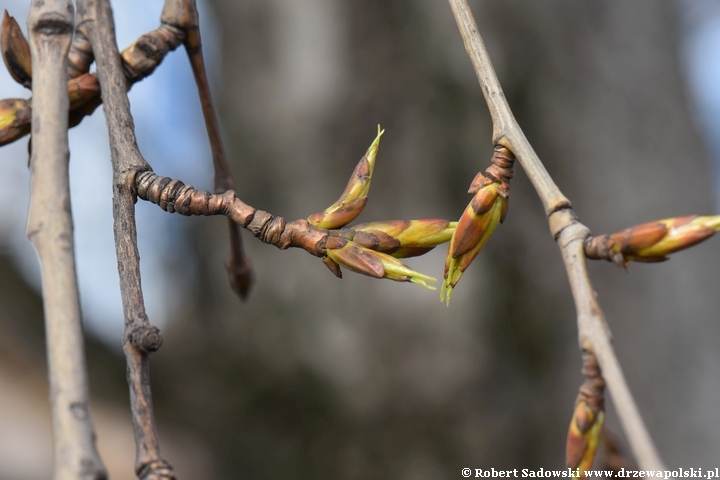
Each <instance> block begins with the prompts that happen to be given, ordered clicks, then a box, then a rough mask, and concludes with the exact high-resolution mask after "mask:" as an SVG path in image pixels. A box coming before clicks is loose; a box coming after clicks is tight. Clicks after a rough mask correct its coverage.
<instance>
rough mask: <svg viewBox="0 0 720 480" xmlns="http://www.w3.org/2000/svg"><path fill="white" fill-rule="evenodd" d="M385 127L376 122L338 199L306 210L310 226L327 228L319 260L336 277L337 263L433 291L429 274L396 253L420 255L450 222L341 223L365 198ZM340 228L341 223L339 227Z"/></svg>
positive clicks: (446, 234) (442, 238) (444, 237)
mask: <svg viewBox="0 0 720 480" xmlns="http://www.w3.org/2000/svg"><path fill="white" fill-rule="evenodd" d="M384 132H385V131H384V130H381V129H380V126H378V133H377V136H376V137H375V140H374V141H373V142H372V144H371V145H370V148H368V150H367V152H366V153H365V155H364V156H363V157H362V158H361V159H360V162H358V164H357V166H356V167H355V170H354V171H353V173H352V176H351V177H350V181H349V182H348V184H347V186H346V187H345V191H344V192H343V193H342V195H341V196H340V198H339V199H338V200H337V201H336V202H335V203H333V204H332V205H331V206H330V207H328V208H327V209H325V210H324V211H322V212H317V213H314V214H312V215H310V216H309V217H308V219H307V221H308V223H309V224H310V225H313V226H315V227H318V228H323V229H327V230H329V232H328V239H327V243H326V245H325V255H324V256H323V259H322V260H323V263H324V264H325V265H326V266H327V267H328V268H329V269H330V271H331V272H333V273H334V274H335V275H336V276H338V277H340V278H342V272H341V270H340V267H341V266H342V267H345V268H348V269H350V270H352V271H354V272H357V273H362V274H364V275H368V276H371V277H375V278H387V279H390V280H395V281H398V282H411V283H415V284H417V285H421V286H423V287H425V288H428V289H431V290H434V289H435V287H433V286H432V285H429V284H428V282H434V281H436V279H435V278H433V277H430V276H428V275H424V274H422V273H419V272H416V271H414V270H412V269H411V268H410V267H408V266H407V265H405V264H404V263H402V262H401V261H400V260H398V258H407V257H414V256H418V255H423V254H425V253H427V252H429V251H430V250H432V249H433V248H435V247H436V246H437V245H439V244H441V243H445V242H447V241H448V240H450V237H451V236H452V234H453V232H454V231H455V227H456V225H457V224H456V223H455V222H448V221H447V220H440V219H424V220H389V221H384V222H370V223H362V224H358V225H355V226H353V227H345V226H346V225H347V224H348V223H350V222H351V221H353V220H354V219H355V218H356V217H357V216H358V215H360V212H362V210H363V208H365V205H366V204H367V201H368V192H369V190H370V181H371V180H372V173H373V169H374V167H375V159H376V158H377V153H378V148H379V146H380V138H381V137H382V135H383V133H384ZM343 227H345V228H343Z"/></svg>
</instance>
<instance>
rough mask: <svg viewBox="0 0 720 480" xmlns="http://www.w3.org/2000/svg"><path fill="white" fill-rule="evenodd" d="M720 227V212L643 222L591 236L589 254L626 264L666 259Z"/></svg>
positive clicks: (586, 248)
mask: <svg viewBox="0 0 720 480" xmlns="http://www.w3.org/2000/svg"><path fill="white" fill-rule="evenodd" d="M718 230H720V215H716V216H704V217H700V216H697V215H691V216H687V217H676V218H666V219H664V220H657V221H655V222H649V223H643V224H642V225H636V226H634V227H631V228H628V229H626V230H623V231H622V232H618V233H613V234H610V235H599V236H597V237H588V239H587V240H585V255H586V256H587V257H588V258H591V259H605V260H609V261H612V262H614V263H616V264H618V265H620V266H622V267H627V264H628V262H629V261H631V260H632V261H636V262H662V261H665V260H667V258H668V257H667V256H668V255H670V254H671V253H674V252H677V251H679V250H683V249H685V248H689V247H692V246H693V245H697V244H698V243H700V242H702V241H703V240H706V239H708V238H710V237H711V236H712V235H714V234H715V232H717V231H718Z"/></svg>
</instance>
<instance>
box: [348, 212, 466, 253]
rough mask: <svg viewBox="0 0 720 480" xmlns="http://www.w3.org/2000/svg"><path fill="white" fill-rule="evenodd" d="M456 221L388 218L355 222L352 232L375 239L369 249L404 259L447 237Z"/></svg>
mask: <svg viewBox="0 0 720 480" xmlns="http://www.w3.org/2000/svg"><path fill="white" fill-rule="evenodd" d="M455 227H457V222H448V221H447V220H442V219H437V218H428V219H424V220H388V221H384V222H370V223H361V224H359V225H355V226H353V227H352V229H353V230H354V231H355V232H365V233H369V234H371V235H374V236H375V237H377V238H378V239H379V245H378V246H377V247H376V248H373V250H377V251H380V252H383V253H387V254H389V255H392V256H393V257H395V258H408V257H416V256H418V255H423V254H425V253H427V252H429V251H430V250H432V249H433V248H435V247H436V246H438V245H440V244H441V243H445V242H447V241H449V240H450V238H451V237H452V234H453V232H454V231H455ZM365 246H368V245H365Z"/></svg>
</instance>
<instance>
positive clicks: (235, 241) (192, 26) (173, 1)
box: [160, 0, 255, 300]
mask: <svg viewBox="0 0 720 480" xmlns="http://www.w3.org/2000/svg"><path fill="white" fill-rule="evenodd" d="M160 18H161V21H162V23H163V24H166V25H173V26H175V27H177V28H179V29H181V30H183V31H184V32H185V41H184V45H185V51H186V52H187V55H188V59H189V60H190V65H191V67H192V71H193V76H194V77H195V83H196V84H197V88H198V94H199V96H200V105H201V106H202V112H203V118H204V119H205V128H206V130H207V133H208V139H209V141H210V149H211V150H212V157H213V167H214V168H215V193H224V192H227V191H228V190H235V182H233V178H232V173H231V172H230V163H229V162H228V159H227V155H226V154H225V147H224V146H223V142H222V138H221V136H220V125H219V124H218V121H217V114H216V113H215V107H214V105H213V101H212V95H211V93H210V84H209V82H208V78H207V72H206V69H205V60H204V58H203V53H202V41H201V39H200V21H199V18H198V12H197V7H196V5H195V0H166V1H165V6H164V7H163V12H162V16H161V17H160ZM228 228H229V230H230V254H229V255H228V258H227V260H226V262H225V268H226V269H227V272H228V278H229V280H230V286H231V287H232V289H233V290H234V291H235V293H237V294H238V295H239V296H240V298H241V299H243V300H245V299H247V297H248V295H249V294H250V289H251V288H252V284H253V282H254V280H255V274H254V273H253V268H252V263H251V262H250V259H249V258H248V256H247V255H246V254H245V249H244V248H243V241H242V236H241V235H240V226H239V225H238V224H237V223H235V222H233V221H232V220H231V219H228Z"/></svg>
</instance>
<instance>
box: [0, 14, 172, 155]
mask: <svg viewBox="0 0 720 480" xmlns="http://www.w3.org/2000/svg"><path fill="white" fill-rule="evenodd" d="M78 35H80V32H76V33H75V40H77V39H78ZM184 38H185V32H184V30H181V29H178V28H175V27H173V26H171V25H166V24H161V25H160V27H159V28H157V29H155V30H153V31H151V32H148V33H146V34H144V35H142V36H141V37H140V38H139V39H138V40H137V41H136V42H134V43H133V44H132V45H130V47H128V48H126V49H125V50H123V51H122V53H121V60H122V62H123V70H124V71H125V77H126V79H127V88H130V86H131V85H132V84H133V83H135V82H137V81H139V80H141V79H143V78H145V77H146V76H148V75H149V74H150V73H152V71H153V70H154V69H155V68H156V67H157V66H158V65H159V64H160V62H161V61H162V60H163V58H164V57H165V55H166V54H167V53H168V52H169V51H170V50H174V49H175V48H177V46H178V45H180V44H182V42H183V39H184ZM75 40H74V41H73V47H72V48H71V50H70V54H69V57H70V58H69V67H68V76H69V79H68V94H69V97H70V118H69V121H70V127H74V126H75V125H77V124H79V123H80V122H81V121H82V119H83V118H84V117H86V116H88V115H90V114H92V113H93V112H94V111H95V109H96V108H97V107H98V106H99V105H100V103H101V101H102V99H101V97H100V84H99V82H98V79H97V77H96V76H95V75H94V74H91V73H88V72H87V70H88V69H89V64H90V62H92V53H91V52H85V51H82V52H79V51H77V49H76V48H75V47H76V46H77V42H75ZM0 51H1V52H2V57H3V60H4V62H5V66H6V67H7V69H8V71H9V72H10V75H11V76H12V78H13V79H14V80H15V81H17V82H18V83H20V84H21V85H23V86H25V87H26V88H30V87H31V86H32V62H31V59H30V46H29V44H28V41H27V39H26V38H25V36H24V35H23V33H22V30H20V26H19V25H18V23H17V21H16V20H15V19H14V18H13V17H11V16H10V15H9V14H8V12H7V11H5V13H4V15H3V19H2V24H0ZM78 55H80V56H83V57H84V58H82V59H80V58H77V56H78ZM31 109H32V106H31V102H30V101H29V100H24V99H7V100H0V146H2V145H6V144H8V143H12V142H14V141H15V140H18V139H19V138H22V137H23V136H25V135H27V134H29V133H30V120H31V117H32V114H31Z"/></svg>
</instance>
